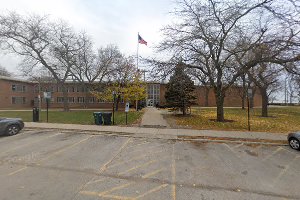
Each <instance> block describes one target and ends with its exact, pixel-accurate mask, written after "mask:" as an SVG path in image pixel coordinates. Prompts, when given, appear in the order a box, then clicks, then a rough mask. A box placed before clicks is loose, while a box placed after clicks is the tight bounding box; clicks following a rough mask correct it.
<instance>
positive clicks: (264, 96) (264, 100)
mask: <svg viewBox="0 0 300 200" xmlns="http://www.w3.org/2000/svg"><path fill="white" fill-rule="evenodd" d="M260 92H261V100H262V108H261V116H262V117H268V101H269V99H268V95H267V89H266V88H260Z"/></svg>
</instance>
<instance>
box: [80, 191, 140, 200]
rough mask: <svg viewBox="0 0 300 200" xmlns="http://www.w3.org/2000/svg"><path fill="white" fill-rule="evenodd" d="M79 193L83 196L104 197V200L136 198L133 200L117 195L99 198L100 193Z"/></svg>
mask: <svg viewBox="0 0 300 200" xmlns="http://www.w3.org/2000/svg"><path fill="white" fill-rule="evenodd" d="M79 193H80V194H82V195H87V196H97V197H104V198H109V199H117V200H135V198H133V197H126V196H116V195H102V196H99V193H98V192H91V191H81V192H79Z"/></svg>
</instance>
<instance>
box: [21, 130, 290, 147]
mask: <svg viewBox="0 0 300 200" xmlns="http://www.w3.org/2000/svg"><path fill="white" fill-rule="evenodd" d="M34 129H43V128H41V127H28V128H24V130H34ZM45 129H51V130H60V131H68V132H70V131H76V132H78V133H81V134H89V135H106V136H118V137H131V138H148V139H156V140H168V141H170V140H171V141H185V142H215V143H224V142H226V143H244V144H263V145H276V146H288V143H287V141H285V140H269V139H259V138H256V139H251V138H231V137H214V136H189V135H177V136H175V137H173V138H172V137H170V136H169V135H165V137H158V136H159V135H160V134H151V135H148V137H145V134H140V135H139V134H136V133H129V132H112V131H95V130H84V129H82V130H79V129H61V128H45ZM168 136H169V137H168Z"/></svg>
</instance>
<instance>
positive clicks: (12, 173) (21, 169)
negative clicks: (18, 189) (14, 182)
mask: <svg viewBox="0 0 300 200" xmlns="http://www.w3.org/2000/svg"><path fill="white" fill-rule="evenodd" d="M27 168H28V167H27V166H26V167H22V168H20V169H18V170H16V171H13V172H11V173H9V174H8V176H12V175H14V174H17V173H19V172H21V171H24V170H25V169H27Z"/></svg>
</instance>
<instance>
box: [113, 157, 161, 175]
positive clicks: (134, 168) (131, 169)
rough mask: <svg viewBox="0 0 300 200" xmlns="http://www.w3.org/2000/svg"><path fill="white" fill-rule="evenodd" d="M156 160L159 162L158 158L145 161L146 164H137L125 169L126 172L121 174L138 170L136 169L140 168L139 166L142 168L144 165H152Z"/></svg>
mask: <svg viewBox="0 0 300 200" xmlns="http://www.w3.org/2000/svg"><path fill="white" fill-rule="evenodd" d="M156 162H157V160H150V161H149V162H146V163H144V164H141V165H138V166H135V167H133V168H130V169H128V170H126V171H124V172H121V173H119V175H123V174H126V173H128V172H131V171H133V170H136V169H139V168H142V167H146V166H148V165H151V164H152V163H156Z"/></svg>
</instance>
